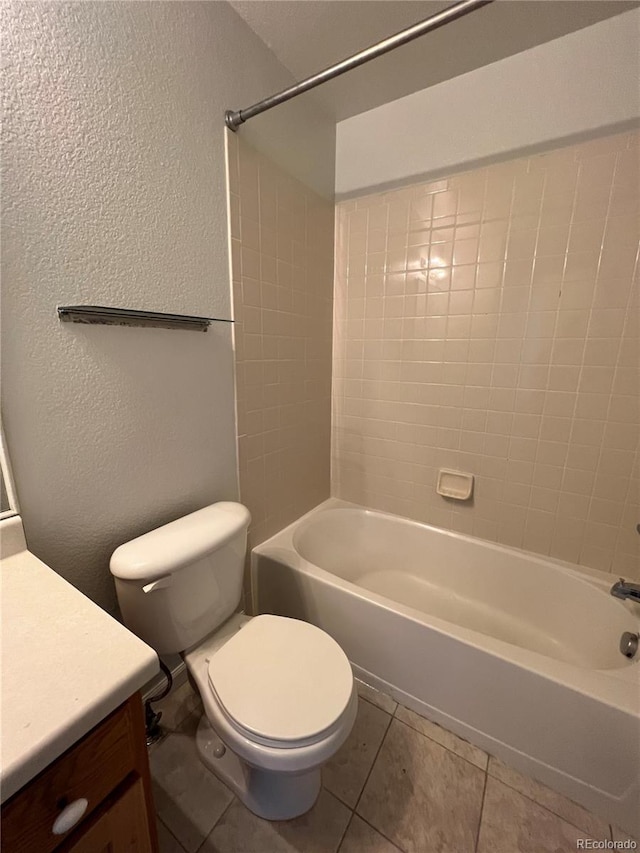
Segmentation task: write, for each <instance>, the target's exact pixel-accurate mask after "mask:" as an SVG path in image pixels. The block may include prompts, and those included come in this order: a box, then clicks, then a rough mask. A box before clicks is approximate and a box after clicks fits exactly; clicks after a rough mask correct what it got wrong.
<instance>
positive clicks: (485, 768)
mask: <svg viewBox="0 0 640 853" xmlns="http://www.w3.org/2000/svg"><path fill="white" fill-rule="evenodd" d="M398 707H400V706H398ZM402 707H404V705H403V706H402ZM406 710H407V711H410V710H411V708H407V709H406ZM413 713H414V714H415V713H417V712H416V711H413ZM418 716H419V717H420V719H422V720H427V718H426V717H422V715H421V714H418ZM394 719H395V720H397V721H398V722H399V723H401V724H402V725H403V726H406V727H407V728H408V729H411V731H412V732H415V733H416V734H419V735H422V737H426V739H427V740H430V741H431V742H432V743H435V744H436V745H437V746H439V747H441V748H442V749H446V750H447V752H450V753H451V754H452V755H455V757H456V758H460V759H461V760H462V761H466V762H467V764H470V765H471V766H472V767H475V768H476V770H480V771H481V772H483V773H486V772H487V769H488V767H489V753H488V752H485V751H484V749H480V747H479V746H475V744H473V743H471V742H470V741H468V740H464V738H458V739H459V740H461V741H462V742H463V743H468V744H469V746H471V747H473V748H474V749H477V750H479V751H480V752H482V754H483V755H485V756H486V757H487V763H486V766H485V767H479V766H478V765H477V764H474V763H473V761H469V759H468V758H465V757H464V755H460V753H458V752H456V751H455V750H454V749H450V747H448V746H445V745H444V744H443V743H440V741H439V740H436V739H435V738H432V737H430V736H429V735H428V734H426V733H425V732H421V731H420V729H417V728H416V727H415V726H412V725H411V723H408V722H406V720H401V719H400V717H396V716H395V714H394ZM427 722H428V723H431V725H433V726H437V725H438V724H437V723H433V722H431V720H427ZM439 728H441V729H442V731H443V732H447V734H450V735H451V736H452V737H455V738H457V737H458V735H457V734H455V733H454V732H452V731H449V729H445V727H444V726H439Z"/></svg>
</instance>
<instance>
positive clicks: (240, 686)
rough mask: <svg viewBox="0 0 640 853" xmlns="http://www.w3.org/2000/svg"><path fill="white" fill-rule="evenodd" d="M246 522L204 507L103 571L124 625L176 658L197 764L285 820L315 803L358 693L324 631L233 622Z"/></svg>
mask: <svg viewBox="0 0 640 853" xmlns="http://www.w3.org/2000/svg"><path fill="white" fill-rule="evenodd" d="M249 521H250V516H249V512H248V511H247V509H246V508H245V507H243V506H242V505H241V504H236V503H231V502H222V503H218V504H213V505H212V506H209V507H205V508H204V509H202V510H198V511H197V512H194V513H191V515H188V516H185V517H184V518H181V519H178V520H177V521H174V522H171V523H170V524H167V525H165V526H164V527H160V528H158V529H156V530H153V531H151V532H150V533H146V534H144V535H143V536H140V537H138V538H137V539H134V540H132V541H131V542H127V543H126V544H124V545H121V546H120V548H118V549H117V550H116V551H115V552H114V554H113V556H112V558H111V562H110V568H111V572H112V574H113V575H114V578H115V584H116V592H117V595H118V601H119V604H120V609H121V612H122V616H123V619H124V622H125V624H126V625H127V626H128V627H129V628H130V629H131V630H132V631H134V632H135V633H136V634H138V636H140V637H141V638H142V639H143V640H145V641H146V642H148V643H149V645H151V646H153V647H154V648H155V649H156V651H158V652H159V653H161V654H162V653H170V652H171V653H174V652H180V653H181V654H182V657H183V659H184V661H185V663H186V666H187V669H188V672H189V675H190V677H191V679H192V681H193V683H194V684H195V686H196V688H197V690H198V692H199V693H200V696H201V698H202V702H203V705H204V709H205V714H204V716H203V717H202V719H201V720H200V723H199V725H198V731H197V735H196V745H197V749H198V754H199V756H200V758H201V760H202V761H203V763H204V764H205V765H206V766H207V767H208V768H209V769H210V770H212V771H213V772H214V773H215V774H216V775H217V776H219V777H220V778H221V779H222V780H223V781H224V782H225V783H226V784H227V785H228V786H229V787H231V788H232V790H234V792H235V793H236V794H237V796H238V797H239V799H240V800H242V802H243V803H244V804H245V805H246V806H247V808H249V809H250V810H251V811H253V812H254V813H255V814H257V815H259V816H260V817H263V818H267V819H269V820H286V819H288V818H293V817H297V816H299V815H301V814H304V813H305V812H306V811H308V810H309V809H310V808H311V806H312V805H313V803H314V802H315V800H316V797H317V796H318V793H319V791H320V781H321V771H320V768H321V766H322V764H324V763H325V762H326V761H327V760H328V759H329V758H330V757H331V756H332V755H333V754H334V753H335V752H336V751H337V750H338V749H339V748H340V746H341V745H342V744H343V743H344V741H345V740H346V738H347V737H348V735H349V733H350V732H351V729H352V727H353V723H354V721H355V716H356V711H357V695H356V691H355V688H354V681H353V674H352V671H351V666H350V664H349V661H348V659H347V657H346V655H345V654H344V652H343V651H342V649H341V648H340V646H339V645H338V644H337V643H336V642H335V640H333V639H332V638H331V637H330V636H329V635H328V634H326V633H325V632H324V631H322V630H320V629H319V628H317V627H316V626H314V625H310V624H308V623H306V622H302V621H300V620H297V619H287V618H285V617H281V616H271V615H261V616H255V617H249V616H245V615H244V614H242V613H234V611H235V610H236V608H237V606H238V604H239V602H240V597H241V590H242V573H243V565H244V556H245V551H246V537H247V528H248V525H249Z"/></svg>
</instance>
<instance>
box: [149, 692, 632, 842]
mask: <svg viewBox="0 0 640 853" xmlns="http://www.w3.org/2000/svg"><path fill="white" fill-rule="evenodd" d="M358 689H359V693H360V705H359V709H358V717H357V719H356V723H355V726H354V729H353V732H352V733H351V735H350V737H349V739H348V740H347V742H346V743H345V744H344V746H343V747H342V748H341V749H340V751H339V752H338V753H337V754H336V755H335V757H334V758H333V760H332V761H330V762H329V763H328V764H327V765H326V766H325V768H324V771H323V788H322V791H321V793H320V797H319V798H318V801H317V802H316V804H315V806H314V807H313V809H312V810H311V811H310V812H309V813H308V814H306V815H304V816H303V817H300V818H297V819H296V820H292V821H283V822H275V823H270V822H268V821H264V820H261V819H260V818H257V817H255V816H254V815H253V814H251V812H249V811H248V810H247V809H246V808H245V807H244V806H243V805H242V804H241V803H240V802H239V800H238V799H237V798H236V797H235V796H234V795H233V794H232V793H231V791H230V790H229V789H228V788H227V787H226V786H225V785H224V784H222V782H220V781H219V780H218V779H217V778H216V777H215V776H214V775H213V774H212V773H210V772H209V771H208V770H207V769H206V768H205V767H204V766H203V765H202V764H201V763H200V760H199V759H198V756H197V754H196V749H195V743H194V734H195V729H196V726H197V722H198V717H199V715H200V713H201V706H200V702H199V699H198V697H197V696H196V695H195V694H194V693H193V691H192V690H191V688H190V686H189V684H188V683H184V684H182V685H181V686H179V687H176V688H174V690H173V691H172V693H171V695H170V696H169V697H168V698H167V699H166V700H165V701H164V703H158V705H157V706H156V707H157V708H160V709H161V710H162V711H163V719H162V724H163V726H164V727H165V729H166V731H167V735H166V736H165V738H164V739H163V740H162V741H160V742H159V743H158V744H156V745H154V746H153V747H152V748H151V755H150V760H151V772H152V776H153V780H154V796H155V803H156V809H157V813H158V829H159V834H160V851H161V853H398V851H402V853H565V851H566V853H569V851H572V853H573V851H575V850H576V849H577V841H578V839H587V838H588V839H593V840H595V841H600V842H602V841H611V840H613V841H623V840H624V839H625V838H627V837H628V836H625V835H624V833H620V832H619V831H618V830H616V829H615V827H610V826H609V825H608V824H606V823H605V822H604V821H602V820H601V819H600V818H598V817H596V816H595V815H593V814H591V813H589V812H588V811H586V810H585V809H583V808H582V807H580V806H578V805H576V804H575V803H573V802H571V801H570V800H568V799H566V798H565V797H563V796H561V795H559V794H556V793H555V792H554V791H551V790H550V789H549V788H546V787H545V786H543V785H541V784H539V783H538V782H535V781H533V780H532V779H528V778H526V777H524V776H522V775H521V774H520V773H517V772H515V771H514V770H511V769H510V768H508V767H506V766H505V765H504V764H502V763H501V762H500V761H498V760H497V759H495V758H493V757H490V756H488V755H487V754H486V753H485V752H483V751H482V750H480V749H478V748H477V747H475V746H473V745H472V744H470V743H467V742H466V741H463V740H461V739H460V738H458V737H457V736H456V735H454V734H452V733H451V732H448V731H446V730H445V729H443V728H441V727H440V726H436V725H434V724H433V723H431V722H429V721H428V720H426V719H424V718H423V717H420V716H418V714H415V713H414V712H413V711H410V710H408V709H407V708H404V707H402V706H401V705H398V704H397V703H396V702H394V701H393V700H392V699H391V698H390V697H389V696H386V695H384V694H382V693H379V692H378V691H375V690H373V689H372V688H371V687H368V686H367V685H364V684H361V683H359V685H358Z"/></svg>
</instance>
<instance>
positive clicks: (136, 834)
mask: <svg viewBox="0 0 640 853" xmlns="http://www.w3.org/2000/svg"><path fill="white" fill-rule="evenodd" d="M85 801H86V806H85ZM1 818H2V825H1V829H2V833H1V841H0V850H1V851H2V853H53V851H56V853H157V849H158V844H157V836H156V827H155V813H154V808H153V801H152V796H151V779H150V774H149V761H148V756H147V747H146V741H145V730H144V719H143V711H142V700H141V698H140V695H139V694H138V693H136V694H134V695H133V696H132V697H131V698H130V699H128V700H127V701H126V702H125V703H124V704H122V705H120V707H119V708H117V709H116V710H115V711H113V713H111V714H110V715H109V716H108V717H106V718H105V719H104V720H103V721H102V722H101V723H99V724H98V725H97V726H96V727H95V728H93V729H92V730H91V731H90V732H89V733H88V734H86V735H85V736H84V737H83V738H82V739H81V740H80V741H78V742H77V743H76V744H74V745H73V746H72V747H71V748H70V749H68V750H67V751H66V752H65V753H63V754H62V755H61V756H60V757H59V758H58V759H56V760H55V761H54V762H53V763H52V764H50V765H49V766H48V767H47V768H45V770H43V771H42V772H41V773H40V774H39V775H38V776H36V777H35V778H34V779H32V780H31V782H29V783H28V784H27V785H25V786H24V787H23V788H22V789H21V790H20V791H18V792H17V793H16V794H14V795H13V797H11V798H10V799H9V800H7V802H6V803H5V804H4V805H3V806H2V813H1ZM72 823H73V825H71V824H72ZM54 829H55V830H56V831H57V833H56V832H55V831H54Z"/></svg>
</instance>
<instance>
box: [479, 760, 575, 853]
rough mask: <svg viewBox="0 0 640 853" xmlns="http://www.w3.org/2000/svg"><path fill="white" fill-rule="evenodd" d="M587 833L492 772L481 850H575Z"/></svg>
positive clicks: (485, 852)
mask: <svg viewBox="0 0 640 853" xmlns="http://www.w3.org/2000/svg"><path fill="white" fill-rule="evenodd" d="M586 837H587V836H586V833H584V832H583V831H582V830H580V829H578V828H577V827H575V826H573V825H572V824H570V823H567V821H565V820H562V818H560V817H558V816H557V815H555V814H553V813H552V812H550V811H547V809H545V808H543V807H542V806H540V805H538V804H537V803H534V802H533V800H530V799H528V798H527V797H525V796H523V795H522V794H519V793H518V792H517V791H515V790H514V789H513V788H509V787H508V786H507V785H503V784H502V782H499V781H498V780H497V779H494V778H493V777H492V776H489V777H488V779H487V790H486V791H485V796H484V808H483V810H482V824H481V826H480V837H479V839H478V853H575V851H576V849H577V842H578V839H585V838H586Z"/></svg>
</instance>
